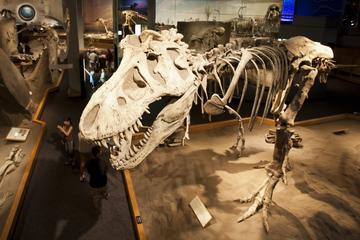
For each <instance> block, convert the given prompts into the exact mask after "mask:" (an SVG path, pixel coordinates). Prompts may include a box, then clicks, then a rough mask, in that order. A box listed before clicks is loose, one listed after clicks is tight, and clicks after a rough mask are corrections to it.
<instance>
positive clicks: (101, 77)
mask: <svg viewBox="0 0 360 240" xmlns="http://www.w3.org/2000/svg"><path fill="white" fill-rule="evenodd" d="M105 77H106V75H105V70H104V69H103V68H102V69H101V74H100V82H102V83H104V82H105Z"/></svg>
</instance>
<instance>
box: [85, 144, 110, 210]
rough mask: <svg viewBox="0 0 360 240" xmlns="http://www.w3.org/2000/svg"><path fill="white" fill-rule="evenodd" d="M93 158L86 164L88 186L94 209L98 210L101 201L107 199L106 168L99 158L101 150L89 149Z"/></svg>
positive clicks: (97, 147) (95, 147) (97, 148)
mask: <svg viewBox="0 0 360 240" xmlns="http://www.w3.org/2000/svg"><path fill="white" fill-rule="evenodd" d="M91 152H92V154H93V158H92V159H90V160H89V161H88V162H87V163H86V170H87V172H88V174H89V178H90V179H89V185H90V187H91V189H92V196H93V201H94V204H95V207H96V208H100V203H101V199H103V198H104V199H108V196H109V194H108V192H107V166H106V165H105V163H104V161H103V160H101V158H100V153H101V148H100V147H99V146H94V147H92V149H91Z"/></svg>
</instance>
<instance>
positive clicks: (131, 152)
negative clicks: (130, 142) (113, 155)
mask: <svg viewBox="0 0 360 240" xmlns="http://www.w3.org/2000/svg"><path fill="white" fill-rule="evenodd" d="M129 152H130V156H131V157H132V156H134V154H135V152H134V150H132V148H130V150H129Z"/></svg>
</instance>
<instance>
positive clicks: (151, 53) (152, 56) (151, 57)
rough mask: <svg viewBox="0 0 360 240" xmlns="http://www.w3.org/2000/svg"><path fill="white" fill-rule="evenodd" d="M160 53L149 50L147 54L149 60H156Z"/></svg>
mask: <svg viewBox="0 0 360 240" xmlns="http://www.w3.org/2000/svg"><path fill="white" fill-rule="evenodd" d="M158 57H159V56H158V55H157V54H155V53H153V52H148V53H147V54H146V59H147V60H150V61H155V60H157V59H158Z"/></svg>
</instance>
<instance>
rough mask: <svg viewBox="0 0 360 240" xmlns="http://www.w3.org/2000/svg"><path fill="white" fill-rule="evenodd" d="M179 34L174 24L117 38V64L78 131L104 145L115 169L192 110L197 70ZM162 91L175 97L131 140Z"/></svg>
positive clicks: (139, 156)
mask: <svg viewBox="0 0 360 240" xmlns="http://www.w3.org/2000/svg"><path fill="white" fill-rule="evenodd" d="M181 38H182V35H181V34H178V33H176V30H175V29H171V30H170V31H163V32H162V33H161V34H160V33H157V32H154V31H150V30H147V31H144V32H143V33H142V34H141V35H140V36H135V35H128V36H127V37H126V38H125V39H124V40H122V41H121V44H120V46H121V48H122V49H123V59H122V62H121V65H120V66H119V68H118V69H117V71H116V72H115V73H114V74H113V76H112V77H111V78H110V79H109V80H108V81H107V82H106V83H104V84H103V85H102V86H101V87H100V88H99V89H98V90H97V91H96V92H95V93H94V94H93V95H92V97H91V99H90V101H89V103H88V104H87V106H86V107H85V109H84V111H83V113H82V116H81V119H80V125H79V127H80V131H81V133H82V134H83V135H84V137H85V138H86V139H89V140H92V141H95V142H97V143H99V144H100V143H101V145H103V146H105V147H108V148H109V149H110V153H111V154H110V155H111V163H112V166H113V167H114V168H116V169H118V170H119V169H126V168H132V167H135V166H136V165H138V164H139V163H140V162H141V161H142V160H143V159H144V158H145V157H146V156H147V155H148V154H149V153H150V152H151V151H152V150H153V149H154V148H155V147H156V146H158V145H159V144H160V143H161V142H162V141H163V140H164V139H165V138H167V137H168V136H169V135H171V134H172V133H173V132H174V131H175V130H176V129H177V128H178V127H180V126H181V125H182V124H183V122H184V119H185V117H186V116H187V115H188V113H189V111H190V108H191V106H192V102H193V100H194V97H195V94H196V90H197V85H196V84H195V80H196V76H195V75H194V74H193V72H192V70H191V69H192V68H191V67H190V66H189V62H191V61H190V60H189V59H190V58H191V56H190V54H189V51H188V49H187V45H186V44H185V43H183V42H181ZM163 96H172V97H174V98H175V99H174V101H172V102H170V103H169V104H168V105H167V106H166V107H165V108H164V109H163V110H162V111H161V112H160V113H159V115H158V116H157V118H156V120H155V122H154V123H153V125H152V127H151V128H149V130H148V131H147V132H146V134H145V135H144V139H142V140H141V141H140V143H139V144H138V145H137V146H135V144H133V143H132V142H133V141H132V136H133V135H134V133H136V132H138V131H139V128H140V127H142V123H141V119H142V115H143V114H144V113H145V112H148V111H149V105H150V104H151V103H153V102H155V101H157V100H159V99H160V98H161V97H163Z"/></svg>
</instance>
